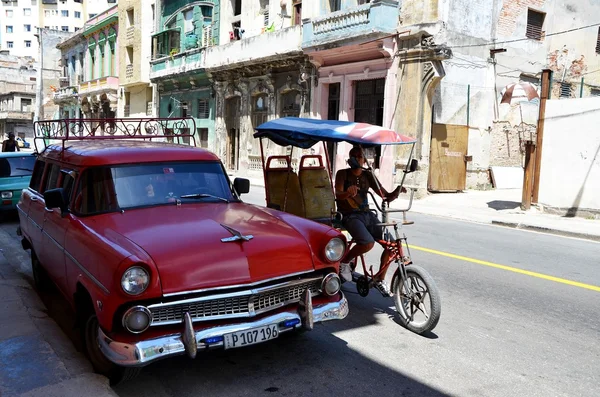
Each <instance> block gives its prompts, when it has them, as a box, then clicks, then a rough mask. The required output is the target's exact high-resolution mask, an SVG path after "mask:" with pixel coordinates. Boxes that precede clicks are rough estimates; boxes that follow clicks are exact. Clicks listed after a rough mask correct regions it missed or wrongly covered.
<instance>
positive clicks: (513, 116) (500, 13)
mask: <svg viewBox="0 0 600 397" xmlns="http://www.w3.org/2000/svg"><path fill="white" fill-rule="evenodd" d="M431 3H432V4H433V3H436V4H437V3H439V2H433V1H432V2H431ZM437 10H438V19H439V20H443V21H444V22H445V25H446V32H445V35H446V38H447V42H448V46H449V47H451V48H452V51H453V53H454V58H453V59H452V60H451V61H449V62H446V63H445V68H446V73H447V75H446V77H445V78H444V80H443V81H442V82H441V84H440V86H439V87H438V88H437V89H436V91H435V93H434V102H435V104H434V106H435V111H434V115H433V122H434V123H435V124H438V125H451V126H463V127H464V128H465V130H464V134H467V135H468V137H467V139H468V154H469V155H470V160H469V161H467V162H466V167H467V180H466V185H467V187H468V188H489V187H490V186H492V180H491V178H490V167H494V166H498V167H514V168H517V169H521V168H522V165H523V162H524V142H525V141H527V140H533V141H535V139H536V137H535V131H536V125H537V119H538V112H539V100H537V99H535V100H533V101H531V102H528V101H524V100H523V99H524V98H520V99H515V100H513V101H512V102H511V103H510V104H506V103H504V104H503V103H501V96H502V93H503V90H504V89H505V87H506V86H507V85H509V84H512V83H519V82H525V83H531V84H534V85H535V86H536V87H537V88H538V92H539V91H540V77H541V71H542V69H544V68H549V69H551V70H552V71H553V78H552V82H553V83H552V93H551V98H555V99H556V98H565V99H566V98H580V97H588V96H597V95H600V72H599V70H600V57H599V54H600V30H599V27H598V26H597V22H598V18H599V17H600V4H597V3H594V2H591V3H585V4H584V3H581V2H577V1H556V0H524V1H516V0H493V1H484V0H480V1H465V0H452V1H446V2H444V3H443V4H442V3H439V6H438V7H437ZM494 43H496V44H494Z"/></svg>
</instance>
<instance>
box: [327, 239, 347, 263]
mask: <svg viewBox="0 0 600 397" xmlns="http://www.w3.org/2000/svg"><path fill="white" fill-rule="evenodd" d="M344 251H346V244H345V243H344V241H343V240H342V239H341V238H339V237H334V238H332V239H331V240H329V242H328V243H327V245H326V246H325V257H326V258H327V260H329V261H331V262H337V261H339V260H340V259H342V256H343V255H344Z"/></svg>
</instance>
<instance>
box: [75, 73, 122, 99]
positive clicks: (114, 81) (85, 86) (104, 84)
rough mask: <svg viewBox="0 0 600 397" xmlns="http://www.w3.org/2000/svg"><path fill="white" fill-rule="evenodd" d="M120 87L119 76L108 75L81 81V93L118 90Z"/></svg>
mask: <svg viewBox="0 0 600 397" xmlns="http://www.w3.org/2000/svg"><path fill="white" fill-rule="evenodd" d="M118 88H119V78H118V77H112V76H106V77H101V78H99V79H95V80H91V81H86V82H83V83H81V84H80V85H79V94H80V95H83V94H90V93H92V92H97V91H117V89H118Z"/></svg>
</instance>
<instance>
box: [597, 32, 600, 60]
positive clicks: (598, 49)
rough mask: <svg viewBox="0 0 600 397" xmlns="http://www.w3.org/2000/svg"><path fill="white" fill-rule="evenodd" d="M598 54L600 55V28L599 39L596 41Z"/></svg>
mask: <svg viewBox="0 0 600 397" xmlns="http://www.w3.org/2000/svg"><path fill="white" fill-rule="evenodd" d="M596 54H600V28H598V38H597V39H596Z"/></svg>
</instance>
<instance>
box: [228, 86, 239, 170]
mask: <svg viewBox="0 0 600 397" xmlns="http://www.w3.org/2000/svg"><path fill="white" fill-rule="evenodd" d="M225 128H226V129H227V143H226V144H227V148H226V150H227V152H226V159H227V168H228V169H229V170H232V171H237V170H238V164H239V148H240V97H233V98H229V99H227V100H226V103H225Z"/></svg>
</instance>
